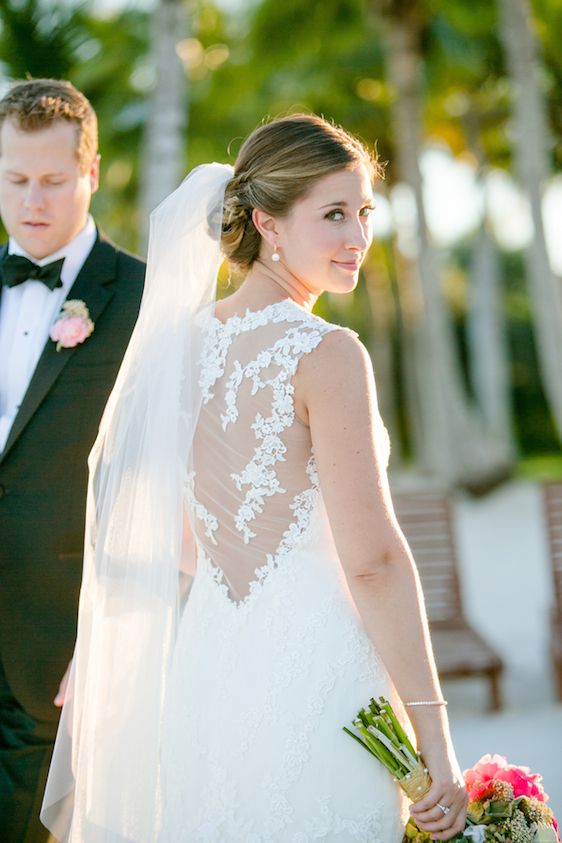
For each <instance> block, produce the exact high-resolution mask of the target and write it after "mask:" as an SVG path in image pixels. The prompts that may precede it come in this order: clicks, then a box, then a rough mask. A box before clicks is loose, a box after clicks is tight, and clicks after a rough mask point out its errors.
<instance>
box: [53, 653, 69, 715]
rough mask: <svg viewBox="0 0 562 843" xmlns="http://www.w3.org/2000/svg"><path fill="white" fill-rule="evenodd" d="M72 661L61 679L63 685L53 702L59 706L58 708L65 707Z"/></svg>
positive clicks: (60, 686)
mask: <svg viewBox="0 0 562 843" xmlns="http://www.w3.org/2000/svg"><path fill="white" fill-rule="evenodd" d="M71 664H72V661H70V662H69V663H68V667H67V668H66V671H65V674H64V676H63V677H62V679H61V683H60V685H59V689H58V691H57V695H56V697H55V698H54V700H53V702H54V704H55V705H56V706H57V708H62V706H63V705H64V700H65V698H66V689H67V687H68V677H69V676H70V666H71Z"/></svg>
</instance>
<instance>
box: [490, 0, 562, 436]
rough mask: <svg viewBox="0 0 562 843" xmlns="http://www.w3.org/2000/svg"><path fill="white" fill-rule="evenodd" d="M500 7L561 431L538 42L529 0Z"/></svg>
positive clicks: (533, 268)
mask: <svg viewBox="0 0 562 843" xmlns="http://www.w3.org/2000/svg"><path fill="white" fill-rule="evenodd" d="M499 11H500V33H501V38H502V42H503V49H504V52H505V57H506V64H507V69H508V72H509V75H510V77H511V84H512V89H513V91H512V94H513V123H514V129H515V132H514V134H515V164H516V170H517V175H518V178H519V181H520V183H521V185H522V187H523V189H524V190H525V192H526V194H527V196H528V199H529V203H530V207H531V216H532V220H533V227H534V236H533V238H532V240H531V242H530V244H529V246H528V247H527V249H526V251H525V260H526V270H527V278H528V281H529V285H530V294H531V301H532V307H533V316H534V325H535V338H536V343H537V351H538V357H539V366H540V371H541V376H542V380H543V386H544V390H545V393H546V395H547V396H548V399H549V402H550V407H551V410H552V414H553V417H554V420H555V423H556V426H557V428H558V432H559V434H560V435H561V436H562V374H561V373H562V285H561V284H560V280H559V279H557V278H556V276H555V275H554V272H553V271H552V268H551V266H550V261H549V258H548V252H547V248H546V240H545V234H544V225H543V218H542V194H543V189H544V186H545V182H546V179H547V177H548V174H549V171H550V166H549V160H548V147H549V132H548V128H547V120H546V109H545V103H544V97H543V94H542V92H541V89H540V84H539V79H538V62H537V45H536V41H535V37H534V33H533V29H532V21H531V12H530V9H529V5H528V2H527V0H499Z"/></svg>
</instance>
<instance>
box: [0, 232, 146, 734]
mask: <svg viewBox="0 0 562 843" xmlns="http://www.w3.org/2000/svg"><path fill="white" fill-rule="evenodd" d="M6 248H7V247H6V246H3V247H1V248H0V258H1V257H2V256H3V254H4V252H5V250H6ZM144 270H145V266H144V263H143V262H142V261H140V260H138V259H137V258H135V257H133V256H132V255H129V254H127V253H126V252H123V251H122V250H120V249H118V248H117V247H116V246H114V245H113V244H112V243H110V242H109V241H108V240H106V239H105V238H104V237H103V236H100V235H98V238H97V240H96V242H95V244H94V246H93V248H92V251H91V252H90V254H89V255H88V257H87V259H86V261H85V263H84V266H83V267H82V269H81V271H80V273H79V275H78V277H77V278H76V281H75V282H74V284H73V286H72V289H71V290H70V292H69V294H68V298H70V299H82V300H83V301H84V302H85V303H86V305H87V307H88V309H89V311H90V317H91V319H92V320H93V321H94V323H95V329H94V332H93V334H91V336H90V337H89V338H88V339H87V340H85V342H84V343H83V344H81V345H78V346H76V347H75V348H73V349H64V348H63V349H61V350H60V351H58V352H57V351H56V343H54V342H52V341H51V340H48V341H47V344H46V345H45V348H44V350H43V353H42V356H41V358H40V359H39V362H38V364H37V368H36V369H35V372H34V374H33V377H32V380H31V383H30V384H29V388H28V390H27V392H26V394H25V398H24V400H23V402H22V404H21V407H20V409H19V412H18V415H17V417H16V419H15V421H14V424H13V426H12V429H11V431H10V435H9V438H8V440H7V442H6V446H5V449H4V451H3V452H2V454H1V455H0V662H1V663H2V665H3V667H4V671H5V673H6V678H7V681H8V684H9V685H10V688H11V690H12V693H13V695H14V696H15V698H16V699H17V700H18V702H19V703H20V704H21V705H22V706H23V707H24V709H26V711H28V712H29V714H31V715H32V716H33V717H34V718H36V719H41V720H53V719H56V718H57V717H58V711H57V709H55V707H54V706H53V697H54V695H55V693H56V691H57V688H58V685H59V682H60V679H61V677H62V675H63V673H64V671H65V669H66V666H67V664H68V661H69V659H70V657H71V655H72V649H73V645H74V637H75V630H76V616H77V608H78V594H79V589H80V580H81V574H82V547H83V541H84V518H85V509H86V488H87V464H86V463H87V457H88V454H89V452H90V449H91V447H92V445H93V443H94V440H95V438H96V434H97V429H98V425H99V421H100V418H101V415H102V412H103V408H104V406H105V403H106V401H107V398H108V396H109V393H110V392H111V389H112V387H113V384H114V381H115V378H116V375H117V371H118V369H119V365H120V363H121V360H122V357H123V354H124V352H125V349H126V347H127V343H128V341H129V338H130V335H131V332H132V330H133V326H134V324H135V321H136V318H137V315H138V310H139V305H140V299H141V294H142V285H143V280H144ZM0 307H1V299H0Z"/></svg>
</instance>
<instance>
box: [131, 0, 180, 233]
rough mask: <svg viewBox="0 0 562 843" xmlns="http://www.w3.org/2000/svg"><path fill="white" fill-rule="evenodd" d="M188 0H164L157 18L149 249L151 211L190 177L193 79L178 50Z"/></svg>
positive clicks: (146, 176)
mask: <svg viewBox="0 0 562 843" xmlns="http://www.w3.org/2000/svg"><path fill="white" fill-rule="evenodd" d="M186 9H187V4H186V3H185V2H183V0H159V2H158V6H157V8H156V11H155V13H154V17H153V60H154V64H155V69H156V84H155V87H154V91H153V93H152V97H151V101H150V106H149V115H148V121H147V125H146V130H145V138H144V149H143V167H142V182H141V214H142V216H141V220H142V222H141V244H142V246H144V247H146V242H147V237H148V221H149V217H150V212H151V211H152V210H154V208H155V207H156V206H157V205H158V204H159V203H160V202H161V201H162V199H164V198H165V197H166V196H167V195H168V194H169V193H171V192H172V191H173V190H174V189H175V188H176V187H177V186H178V184H179V182H180V181H181V178H182V176H183V174H184V170H185V163H184V152H185V129H186V127H187V115H188V77H187V73H186V71H185V69H184V67H183V64H182V62H181V60H180V58H179V56H178V54H177V52H176V46H177V44H178V42H179V41H181V40H182V39H183V38H186V37H187V33H188V28H189V27H188V13H187V11H186Z"/></svg>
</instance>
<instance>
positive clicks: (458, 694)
mask: <svg viewBox="0 0 562 843" xmlns="http://www.w3.org/2000/svg"><path fill="white" fill-rule="evenodd" d="M454 512H455V523H456V531H457V540H458V549H459V558H460V560H459V561H460V569H461V570H460V575H461V580H462V592H463V598H464V601H465V611H466V615H467V617H468V618H469V620H470V621H471V622H472V623H473V624H474V626H475V627H476V628H477V629H479V630H480V632H481V633H482V634H483V635H484V636H485V637H486V639H487V640H488V641H489V642H490V643H491V644H492V645H493V646H494V647H495V648H496V649H497V650H498V652H499V653H500V655H501V656H502V657H503V659H504V662H505V665H506V672H505V678H504V681H503V697H504V703H505V707H504V710H503V711H502V712H500V713H498V714H489V713H487V712H486V705H487V699H488V698H487V687H486V685H485V683H484V682H480V681H478V680H459V681H456V682H448V683H447V684H446V687H445V693H446V695H447V697H448V699H449V714H450V718H451V724H452V730H453V737H454V739H455V745H456V748H457V753H458V756H459V759H460V762H461V764H462V765H463V767H464V766H471V765H472V764H473V763H474V762H475V761H477V760H478V758H480V756H481V755H483V754H484V753H486V752H490V753H494V752H498V753H500V754H502V755H505V756H507V758H508V760H509V761H511V762H513V763H518V764H525V765H527V766H529V767H531V769H532V770H533V771H534V772H540V773H542V775H543V783H544V786H545V789H546V791H547V793H549V794H550V797H551V799H550V805H551V807H552V809H553V811H554V813H555V814H556V815H557V816H558V818H559V819H562V703H560V702H559V701H557V700H556V698H555V694H554V690H553V682H552V671H551V665H550V661H549V656H548V634H549V629H548V618H549V608H550V604H551V591H552V589H551V572H550V563H549V558H548V549H547V543H546V535H545V530H544V526H543V511H542V501H541V495H540V488H539V486H538V485H537V484H536V483H532V482H528V481H517V482H513V483H510V484H508V485H506V486H503V487H502V488H500V489H498V490H497V491H495V492H494V493H492V494H491V495H488V496H487V497H486V498H484V499H480V500H471V499H468V498H462V497H459V498H457V499H456V501H455V508H454Z"/></svg>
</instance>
